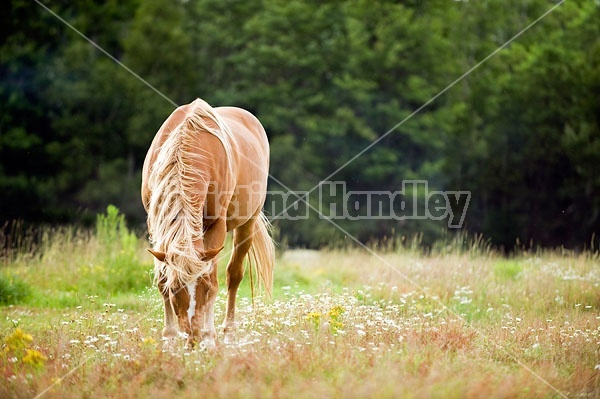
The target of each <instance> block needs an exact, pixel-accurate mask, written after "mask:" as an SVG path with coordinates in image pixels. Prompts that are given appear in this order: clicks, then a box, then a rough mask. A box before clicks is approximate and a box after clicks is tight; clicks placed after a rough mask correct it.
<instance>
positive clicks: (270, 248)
mask: <svg viewBox="0 0 600 399" xmlns="http://www.w3.org/2000/svg"><path fill="white" fill-rule="evenodd" d="M270 232H271V223H270V222H269V220H268V219H267V217H266V216H265V214H264V213H263V212H261V213H260V214H259V215H258V217H257V218H256V224H255V225H254V236H253V237H252V245H251V247H250V252H249V254H250V260H251V263H252V264H254V268H255V269H256V274H258V278H259V279H260V281H261V282H262V285H263V286H264V287H265V291H266V292H267V295H269V296H270V295H271V290H272V288H273V266H274V264H275V244H274V243H273V239H272V238H271V234H270ZM250 273H252V271H250ZM250 276H252V274H250Z"/></svg>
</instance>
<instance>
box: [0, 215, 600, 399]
mask: <svg viewBox="0 0 600 399" xmlns="http://www.w3.org/2000/svg"><path fill="white" fill-rule="evenodd" d="M146 246H147V243H146V242H145V241H144V240H143V239H140V238H138V237H136V235H135V234H133V233H131V232H130V231H128V230H127V228H126V227H125V226H124V223H123V221H122V219H120V218H119V216H118V215H117V214H115V213H113V214H110V212H109V214H108V215H107V216H106V217H105V219H99V221H98V226H97V228H96V231H95V232H92V233H83V232H79V231H76V230H74V229H57V230H48V231H47V232H46V234H45V235H43V237H42V239H41V240H40V241H39V243H38V244H37V245H36V246H35V247H34V246H28V245H21V247H20V248H17V250H16V251H15V252H11V253H5V254H4V255H3V258H2V264H1V270H0V271H1V274H0V277H1V279H0V301H1V302H2V307H0V315H1V320H0V341H1V345H2V348H1V349H0V351H1V352H0V353H1V355H0V397H2V398H33V397H36V396H37V397H43V398H111V397H114V398H123V397H127V398H149V397H152V398H161V397H165V398H167V397H168V398H187V397H200V396H201V397H206V398H230V397H243V398H313V397H344V398H362V397H375V398H379V397H383V398H385V397H389V398H403V397H406V398H429V397H433V398H447V397H450V398H462V397H474V398H479V397H493V398H513V397H517V398H538V397H544V398H546V397H547V398H555V397H573V398H600V286H599V284H600V259H599V256H598V254H597V253H592V252H587V253H581V254H573V253H569V252H567V251H548V252H537V253H529V252H525V251H523V252H521V253H519V254H517V255H514V256H513V257H510V258H506V257H502V256H499V255H497V254H494V253H493V252H492V251H490V250H487V249H486V248H485V246H482V245H477V244H472V245H470V246H468V248H466V249H464V248H463V249H461V247H459V246H452V247H448V248H440V249H438V250H436V251H434V252H432V253H431V254H428V255H423V254H421V253H420V252H419V251H417V250H415V249H411V248H404V249H400V250H391V249H388V250H376V249H375V250H374V251H375V255H374V254H372V253H369V252H367V251H365V250H364V249H345V250H342V249H338V250H323V251H318V252H317V251H307V250H289V251H285V252H283V253H282V254H280V257H279V258H278V259H277V261H276V268H275V287H274V295H273V298H271V299H268V298H265V297H263V296H257V297H256V298H254V301H252V300H251V295H250V289H249V286H248V280H249V279H248V276H246V278H245V281H244V284H245V286H244V287H242V289H241V290H240V294H239V297H238V313H237V321H238V330H237V340H236V342H235V343H232V344H224V343H223V340H222V334H221V335H220V337H219V338H220V340H219V344H218V348H217V349H216V350H215V351H214V352H207V351H206V350H203V349H202V348H198V349H196V350H194V351H186V350H184V349H183V348H182V349H181V350H178V351H175V352H173V353H166V352H163V351H162V350H161V342H160V341H161V340H160V331H161V329H162V300H161V299H160V296H159V294H158V291H157V290H156V289H155V288H153V287H152V286H151V285H152V275H151V269H152V262H151V257H150V255H149V254H147V253H146V252H145V247H146ZM224 252H228V248H227V247H226V249H225V251H224ZM225 263H226V257H225V256H223V257H222V259H221V267H220V269H221V279H222V280H221V281H222V283H221V286H220V294H219V299H218V302H217V310H216V314H217V321H218V322H219V323H220V322H221V321H222V320H223V312H224V302H225V289H224V284H223V282H224V274H223V269H224V265H225Z"/></svg>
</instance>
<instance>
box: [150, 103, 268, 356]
mask: <svg viewBox="0 0 600 399" xmlns="http://www.w3.org/2000/svg"><path fill="white" fill-rule="evenodd" d="M268 168H269V143H268V141H267V136H266V133H265V130H264V129H263V127H262V125H261V124H260V122H259V121H258V120H257V119H256V118H255V117H254V116H253V115H252V114H250V113H249V112H247V111H245V110H243V109H240V108H233V107H219V108H212V107H211V106H210V105H208V104H207V103H206V102H204V101H202V100H200V99H196V100H195V101H193V102H192V103H191V104H187V105H183V106H181V107H179V108H177V109H176V110H175V111H174V112H173V113H172V114H171V115H170V116H169V118H167V120H166V121H165V122H164V123H163V125H162V126H161V127H160V129H159V131H158V133H157V134H156V136H155V137H154V140H153V141H152V144H151V146H150V149H149V151H148V154H147V155H146V160H145V161H144V168H143V172H142V173H143V174H142V202H143V203H144V207H145V208H146V212H147V213H148V232H149V234H150V242H151V244H152V247H153V249H151V250H150V252H151V253H152V255H154V258H155V259H154V264H155V276H156V281H157V283H158V288H159V290H160V292H161V294H162V296H163V300H164V307H165V309H164V310H165V312H164V322H165V327H164V329H163V332H162V335H163V338H164V339H165V340H166V341H167V343H172V341H173V338H175V337H176V336H177V333H178V330H177V325H179V330H180V331H182V332H184V333H187V336H188V340H187V343H188V346H190V347H192V346H193V345H194V344H195V343H197V342H199V341H202V342H203V343H204V344H205V345H206V346H207V347H214V345H215V338H216V331H215V326H214V303H215V297H216V295H217V291H218V283H217V258H216V256H217V254H218V253H219V252H220V251H221V250H222V249H223V247H224V241H225V236H226V234H227V232H228V231H232V230H233V253H232V255H231V258H230V259H229V263H228V264H227V310H226V316H225V321H224V323H223V327H224V331H225V338H226V339H230V338H231V334H232V332H233V329H234V323H235V321H234V319H235V299H236V294H237V289H238V287H239V285H240V282H241V280H242V278H243V276H244V258H245V257H246V255H250V258H251V259H250V260H251V261H252V262H251V263H253V264H254V267H255V269H256V271H257V274H258V276H259V279H260V281H261V282H262V284H263V285H264V287H265V289H266V291H267V293H270V290H271V285H272V281H273V277H272V273H273V263H274V253H275V251H274V245H273V241H272V239H271V237H270V235H269V223H268V221H267V219H266V218H265V216H264V214H263V213H262V211H261V209H262V207H263V204H264V201H265V196H266V190H267V176H268Z"/></svg>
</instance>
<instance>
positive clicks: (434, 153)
mask: <svg viewBox="0 0 600 399" xmlns="http://www.w3.org/2000/svg"><path fill="white" fill-rule="evenodd" d="M44 4H46V5H47V6H48V7H50V8H51V9H52V10H53V11H54V12H56V13H57V14H58V15H60V16H61V17H62V18H64V19H65V20H66V21H68V22H69V23H70V24H72V25H73V26H74V27H75V28H76V29H78V30H79V31H81V32H82V33H83V34H85V35H87V36H88V37H89V38H90V39H91V40H93V41H94V42H95V43H97V45H99V46H100V47H102V48H103V49H105V50H106V51H107V52H108V53H110V54H111V55H112V56H114V57H115V58H116V59H118V60H119V61H121V62H122V63H123V64H125V65H126V66H127V67H129V68H131V70H133V71H134V72H135V73H137V74H138V75H139V76H140V77H142V78H143V79H144V80H145V81H146V82H147V83H148V84H150V85H152V86H154V87H155V88H156V89H157V90H159V91H160V92H161V93H163V95H164V96H161V95H159V94H157V92H155V91H153V90H152V89H151V88H150V87H149V86H148V85H147V84H145V83H143V82H141V81H140V80H138V79H137V78H136V77H135V76H133V75H132V74H131V73H129V72H128V71H127V70H125V69H124V68H122V67H121V66H119V65H118V64H117V63H115V62H114V61H113V60H111V59H110V58H109V57H107V56H106V55H105V54H103V53H102V52H100V51H99V50H98V49H96V48H95V47H94V46H92V45H91V44H90V43H89V42H87V41H85V40H84V39H83V38H82V37H81V36H78V35H77V34H76V33H75V32H74V31H73V30H71V29H70V28H68V27H67V26H66V25H64V24H63V23H62V22H61V21H59V20H58V19H57V18H55V17H54V16H52V15H51V14H50V13H49V12H48V11H46V10H45V9H44V8H42V7H41V6H40V5H38V4H36V3H35V2H30V1H24V0H12V1H11V2H10V3H9V4H8V5H7V6H6V7H5V10H4V12H3V13H2V16H0V26H1V28H0V102H1V103H2V111H1V112H0V193H1V194H0V199H1V202H2V206H0V221H1V220H11V219H14V218H22V219H26V220H32V221H40V220H41V221H50V222H67V221H73V220H76V219H78V220H84V221H85V220H87V221H88V222H92V221H93V218H92V216H90V215H94V214H95V213H96V212H97V211H99V210H103V209H105V207H106V204H108V203H114V204H116V205H117V206H118V207H119V208H120V209H122V210H123V211H124V212H125V213H126V214H127V216H128V219H129V220H130V221H137V222H139V223H140V226H141V225H142V223H143V218H144V212H143V209H142V208H141V204H140V200H139V181H140V170H141V164H142V162H143V158H144V156H145V152H146V150H147V148H148V147H149V144H150V141H151V139H152V137H153V135H154V134H155V132H156V130H157V129H158V127H159V126H160V124H161V123H162V121H163V120H164V119H165V118H166V117H167V116H168V115H169V113H170V112H171V111H172V110H173V108H174V104H183V103H186V102H189V101H191V100H192V99H194V98H195V97H201V98H203V99H205V100H206V101H208V102H209V103H211V104H213V105H237V106H241V107H244V108H246V109H248V110H250V111H252V112H253V113H255V114H256V115H257V116H258V117H259V119H260V120H261V121H262V122H263V124H264V126H265V128H266V130H267V133H268V134H269V137H270V141H271V146H272V162H271V174H272V175H273V176H274V177H275V178H276V179H277V180H279V181H280V182H282V183H283V184H284V185H286V186H287V187H289V188H290V189H292V190H310V189H311V188H313V187H314V186H315V185H317V184H318V182H319V181H320V180H322V179H324V178H325V177H327V176H329V175H330V174H331V173H332V172H334V171H336V170H337V169H338V168H339V167H340V166H341V165H343V164H344V163H346V161H348V160H350V159H351V158H352V157H353V156H354V155H356V154H357V153H358V152H359V151H361V150H362V149H363V148H365V147H366V146H367V145H368V144H369V143H371V142H373V141H374V140H376V139H377V138H378V137H381V136H382V135H384V134H385V133H386V132H387V131H388V130H389V129H391V128H392V127H394V126H396V125H397V124H398V123H399V122H401V121H402V120H404V119H405V118H406V117H407V116H409V115H410V114H411V113H412V112H413V111H415V110H416V109H418V108H419V107H420V106H421V105H423V104H424V103H425V102H427V101H428V100H429V99H430V98H432V97H433V96H434V95H436V94H437V93H438V92H439V91H440V90H442V89H444V88H445V87H446V86H447V85H448V84H450V83H452V82H453V81H454V80H455V79H457V78H458V77H460V76H461V75H462V74H463V73H464V72H465V71H467V70H469V69H470V68H471V67H473V66H474V65H476V64H477V62H479V61H480V60H482V59H484V58H485V57H486V56H487V55H489V54H490V53H491V52H492V51H494V50H496V49H497V48H498V47H499V46H501V45H502V44H504V43H505V42H506V41H507V40H509V39H510V38H511V37H513V36H514V35H516V34H517V33H519V32H520V31H521V29H523V28H524V27H526V26H527V25H528V24H529V23H531V22H532V21H534V20H535V19H536V18H538V17H539V16H540V15H542V14H543V13H544V12H546V11H547V10H549V9H550V8H551V7H552V6H553V5H554V4H556V3H555V2H552V1H548V0H520V1H514V0H509V1H503V2H494V1H490V0H482V1H468V2H466V1H465V2H460V1H447V0H444V1H441V0H439V1H417V0H415V1H404V2H392V1H378V2H371V1H363V0H348V1H326V2H303V1H279V0H275V1H233V0H229V1H215V0H200V1H176V2H173V1H166V0H153V1H143V2H142V1H138V0H129V1H121V2H117V1H104V2H90V1H82V0H77V1H71V2H65V1H45V2H44ZM599 20H600V5H599V4H598V2H597V1H583V0H569V1H566V2H565V3H564V4H562V5H561V6H560V7H558V8H557V9H556V10H555V11H554V12H552V13H551V14H550V15H548V16H547V17H546V18H544V19H542V20H541V21H540V22H539V23H538V24H536V25H535V26H533V27H532V28H531V29H529V30H528V31H527V32H525V33H524V34H523V35H521V36H520V37H518V38H517V39H516V40H515V41H514V42H513V43H512V44H510V45H509V46H507V47H506V48H505V49H503V50H502V51H500V52H499V53H498V54H496V55H495V56H494V57H492V58H491V59H489V60H488V61H487V62H485V63H484V64H483V65H481V66H480V67H479V68H477V69H476V70H475V71H474V72H473V73H471V74H470V75H468V76H467V77H465V78H464V79H462V80H461V81H460V82H458V83H457V84H456V85H454V86H453V87H452V88H451V89H449V90H448V91H447V92H446V93H444V94H443V95H442V96H440V97H439V98H437V99H436V100H435V101H434V102H432V103H431V104H430V105H428V106H427V107H425V108H424V109H423V110H422V111H420V112H419V113H417V114H416V115H415V116H414V117H412V118H410V119H408V120H407V121H406V123H403V124H402V125H400V126H399V127H397V128H396V129H394V131H393V132H392V133H390V134H389V135H387V136H386V137H385V138H384V139H383V140H381V142H379V143H378V144H376V145H375V146H373V147H372V148H370V149H369V150H368V151H366V152H365V153H364V154H363V155H361V156H360V157H358V158H356V160H354V161H353V162H351V163H349V164H348V165H347V166H346V167H344V168H343V169H342V170H340V171H339V172H338V173H336V174H334V175H333V176H330V177H329V178H328V180H336V181H345V182H346V183H347V186H348V189H349V190H388V191H392V192H393V191H399V190H401V188H402V181H404V180H409V179H419V180H427V181H428V182H429V189H430V190H469V191H471V193H472V197H471V202H470V204H469V208H468V212H467V214H466V224H465V226H466V228H467V229H468V230H469V231H470V232H472V233H483V234H484V236H486V237H490V238H491V239H492V240H493V242H494V243H497V244H500V245H505V246H507V247H512V246H513V245H514V244H515V242H516V240H520V241H521V242H529V241H530V240H532V241H533V242H534V243H535V244H543V245H558V244H564V245H570V246H571V245H577V246H581V245H589V243H590V240H591V239H592V237H593V234H594V233H598V232H600V173H598V172H600V170H599V166H598V165H600V120H599V119H598V115H600V97H599V96H598V95H597V93H598V92H600V39H599V38H600V26H599V25H598V23H597V21H599ZM165 97H166V98H168V99H169V100H167V99H166V98H165ZM279 188H280V187H279V185H278V183H277V182H276V181H274V180H273V181H271V189H272V190H277V189H279ZM311 194H312V195H311V196H310V202H311V203H312V204H313V205H315V206H316V207H318V201H317V196H316V195H314V194H316V192H313V193H311ZM405 194H407V197H408V199H409V200H410V198H413V195H412V193H405ZM417 195H418V198H419V200H418V201H419V203H421V202H422V201H423V196H424V195H425V193H423V192H419V193H417ZM361 206H363V207H364V206H367V204H361ZM310 216H311V217H310V219H309V220H300V221H279V222H277V224H278V225H279V231H280V239H281V240H282V241H286V242H288V243H290V244H292V245H298V244H299V245H310V246H318V245H320V244H322V243H324V242H328V241H331V240H340V239H341V237H343V235H342V233H341V232H340V231H339V230H337V229H336V227H334V226H333V225H331V224H330V223H328V222H327V221H326V220H323V219H321V218H319V216H318V215H317V214H316V213H315V212H313V211H310ZM336 223H339V224H340V225H341V226H342V227H343V228H344V229H346V230H347V231H348V232H349V233H351V234H352V235H355V236H357V237H358V238H359V239H360V240H363V241H366V240H370V239H381V238H382V237H394V236H412V235H414V234H416V233H422V234H423V235H424V236H423V237H424V239H423V240H424V241H423V242H425V243H427V242H431V241H432V240H434V239H436V238H439V236H440V235H441V234H443V233H444V230H445V226H446V224H447V223H446V221H443V222H432V221H418V220H404V221H395V220H372V221H347V220H337V221H336Z"/></svg>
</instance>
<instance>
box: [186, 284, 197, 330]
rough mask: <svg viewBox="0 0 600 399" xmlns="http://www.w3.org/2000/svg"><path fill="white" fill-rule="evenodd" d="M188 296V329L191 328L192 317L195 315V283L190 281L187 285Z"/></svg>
mask: <svg viewBox="0 0 600 399" xmlns="http://www.w3.org/2000/svg"><path fill="white" fill-rule="evenodd" d="M187 290H188V294H189V295H190V305H189V306H188V310H187V314H188V320H189V321H190V328H191V327H192V317H194V313H196V282H195V281H192V282H191V283H189V284H187Z"/></svg>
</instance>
